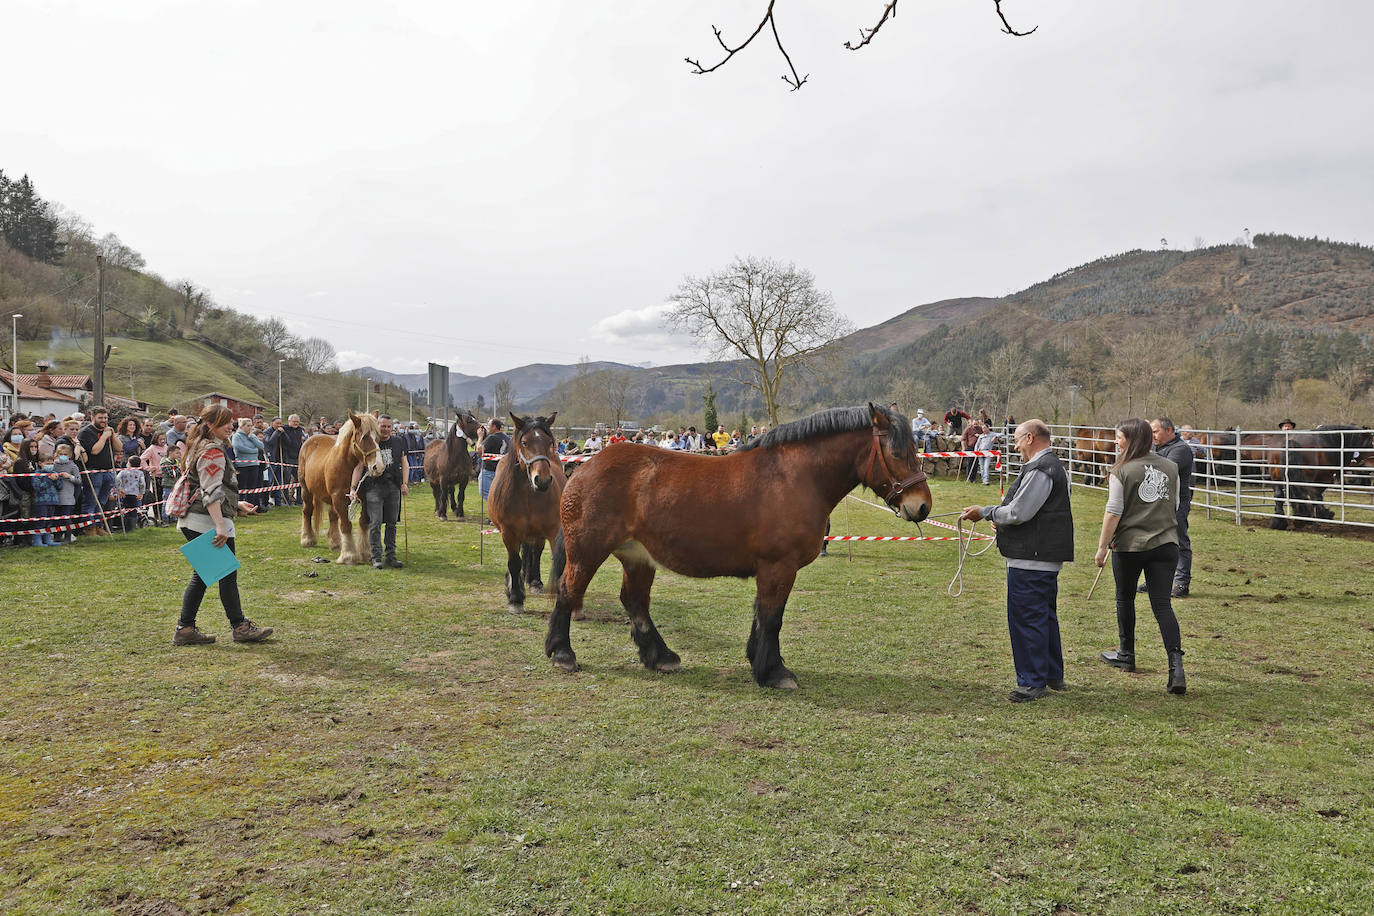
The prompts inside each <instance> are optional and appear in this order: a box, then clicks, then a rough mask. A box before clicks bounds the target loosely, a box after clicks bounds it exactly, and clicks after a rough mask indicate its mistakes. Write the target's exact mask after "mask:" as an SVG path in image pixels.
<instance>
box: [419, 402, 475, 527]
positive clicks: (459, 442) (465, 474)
mask: <svg viewBox="0 0 1374 916" xmlns="http://www.w3.org/2000/svg"><path fill="white" fill-rule="evenodd" d="M479 425H480V424H479V423H478V422H477V418H476V417H474V416H473V415H472V411H470V410H465V411H463V412H461V413H459V414H458V419H457V421H456V422H454V423H453V424H451V425H450V426H449V428H448V435H447V436H445V437H444V438H442V439H439V440H437V441H434V442H431V443H430V444H429V445H426V446H425V459H424V465H425V480H427V481H429V488H430V491H431V492H432V493H433V494H434V514H435V516H437V517H438V518H441V519H443V520H444V521H448V510H449V507H450V506H452V507H453V513H454V515H456V516H457V517H458V518H463V500H464V498H466V496H467V490H468V481H469V480H471V479H472V458H471V457H470V456H469V455H468V444H469V443H475V442H476V441H477V427H478V426H479ZM455 487H456V488H457V490H458V498H457V499H454V496H453V491H454V488H455Z"/></svg>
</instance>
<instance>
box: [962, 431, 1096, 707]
mask: <svg viewBox="0 0 1374 916" xmlns="http://www.w3.org/2000/svg"><path fill="white" fill-rule="evenodd" d="M1015 445H1016V450H1017V451H1018V452H1020V454H1021V461H1022V464H1021V473H1020V474H1018V475H1017V477H1016V480H1015V481H1013V482H1012V485H1011V486H1010V487H1009V488H1007V495H1006V496H1005V497H1004V498H1003V500H1002V504H1001V505H1000V506H969V507H968V508H966V509H964V511H963V513H962V514H961V515H960V516H959V518H960V519H962V520H964V521H973V522H976V521H978V520H979V519H987V520H988V521H990V522H992V523H993V525H995V526H996V528H997V549H998V551H1000V552H1001V554H1002V556H1004V557H1006V559H1007V628H1008V629H1009V630H1010V631H1011V655H1012V661H1013V662H1014V664H1015V666H1016V689H1015V690H1013V691H1012V692H1011V695H1010V696H1009V697H1008V698H1007V699H1009V700H1011V701H1012V702H1013V703H1025V702H1028V701H1030V700H1038V699H1040V698H1041V697H1044V696H1045V695H1046V694H1048V693H1049V691H1050V690H1065V689H1067V687H1066V685H1065V683H1064V650H1063V643H1062V642H1061V640H1060V637H1059V613H1058V604H1059V570H1060V569H1062V568H1063V566H1064V564H1065V563H1069V562H1072V561H1073V510H1072V509H1071V508H1070V507H1069V477H1068V474H1067V473H1066V472H1065V471H1064V465H1063V463H1061V462H1060V460H1059V456H1057V455H1056V454H1055V453H1054V449H1052V448H1050V430H1049V427H1047V426H1046V425H1045V423H1044V421H1043V420H1027V421H1026V422H1024V423H1022V424H1021V425H1020V426H1018V427H1016V438H1015Z"/></svg>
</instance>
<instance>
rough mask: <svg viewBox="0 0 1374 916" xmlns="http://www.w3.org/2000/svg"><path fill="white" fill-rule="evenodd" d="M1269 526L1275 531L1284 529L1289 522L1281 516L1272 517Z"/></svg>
mask: <svg viewBox="0 0 1374 916" xmlns="http://www.w3.org/2000/svg"><path fill="white" fill-rule="evenodd" d="M1269 527H1270V528H1272V529H1273V530H1275V531H1283V530H1284V529H1285V528H1287V527H1288V522H1287V520H1286V519H1281V518H1276V519H1272V520H1271V521H1270V522H1269Z"/></svg>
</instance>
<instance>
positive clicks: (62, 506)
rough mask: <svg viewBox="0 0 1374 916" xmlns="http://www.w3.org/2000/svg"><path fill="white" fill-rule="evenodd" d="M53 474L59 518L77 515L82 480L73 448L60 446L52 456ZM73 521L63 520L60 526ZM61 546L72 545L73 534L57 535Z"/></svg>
mask: <svg viewBox="0 0 1374 916" xmlns="http://www.w3.org/2000/svg"><path fill="white" fill-rule="evenodd" d="M52 469H53V473H55V474H56V475H57V512H56V513H55V514H56V515H58V516H65V515H75V514H76V498H77V494H78V493H79V492H80V490H79V488H80V486H81V478H80V477H79V476H78V475H77V471H76V462H75V461H73V460H72V447H71V446H70V445H66V444H59V445H58V446H57V450H56V452H55V453H54V454H53V456H52ZM70 523H71V519H65V518H64V519H62V521H61V522H60V523H59V524H62V525H67V524H70ZM57 541H58V543H60V544H70V543H71V541H72V532H70V531H63V532H60V533H59V534H58V535H57Z"/></svg>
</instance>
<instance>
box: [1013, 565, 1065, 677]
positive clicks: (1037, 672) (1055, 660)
mask: <svg viewBox="0 0 1374 916" xmlns="http://www.w3.org/2000/svg"><path fill="white" fill-rule="evenodd" d="M1058 604H1059V571H1058V570H1054V571H1047V570H1039V569H1015V568H1013V567H1011V566H1008V567H1007V629H1009V630H1010V631H1011V657H1012V662H1013V663H1014V664H1015V666H1016V683H1017V685H1018V686H1020V687H1044V686H1045V685H1046V684H1048V683H1049V682H1050V681H1059V680H1063V679H1064V646H1063V643H1062V642H1061V641H1060V638H1059V613H1058Z"/></svg>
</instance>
